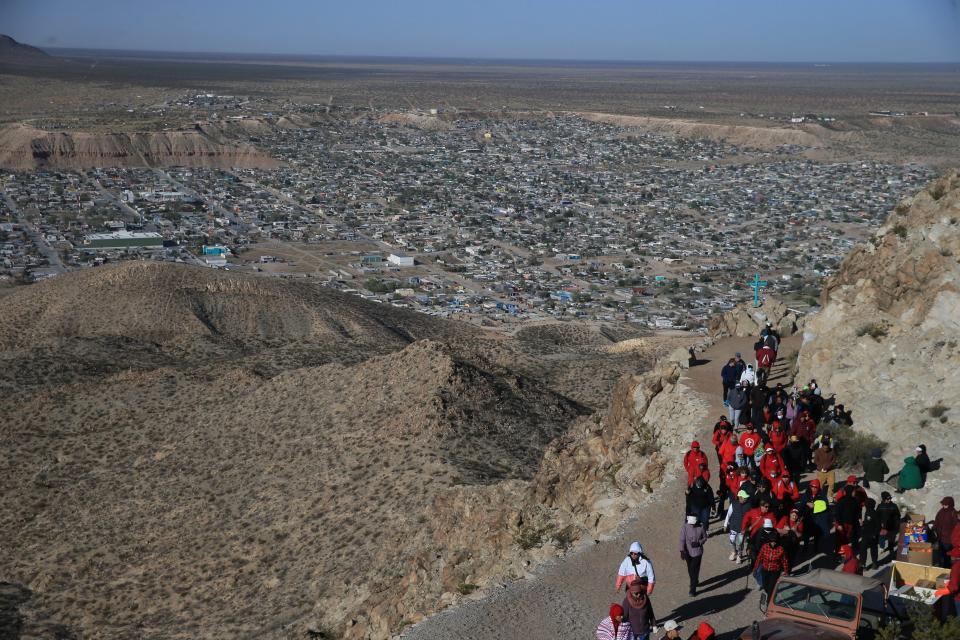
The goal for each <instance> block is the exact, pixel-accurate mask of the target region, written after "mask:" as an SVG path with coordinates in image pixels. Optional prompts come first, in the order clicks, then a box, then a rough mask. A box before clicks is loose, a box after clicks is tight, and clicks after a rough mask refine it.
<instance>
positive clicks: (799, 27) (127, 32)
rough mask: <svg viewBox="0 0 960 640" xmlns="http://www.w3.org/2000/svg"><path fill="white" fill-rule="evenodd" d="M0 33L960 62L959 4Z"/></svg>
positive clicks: (264, 12)
mask: <svg viewBox="0 0 960 640" xmlns="http://www.w3.org/2000/svg"><path fill="white" fill-rule="evenodd" d="M0 33H4V34H6V35H10V36H12V37H13V38H15V39H17V40H19V41H21V42H26V43H28V44H32V45H35V46H39V47H44V46H50V47H80V48H97V49H135V50H152V51H186V52H193V51H198V52H201V51H202V52H230V53H279V54H311V55H345V56H365V55H369V56H415V57H421V56H422V57H459V58H527V59H565V60H623V61H717V62H734V61H751V62H960V0H802V1H794V2H789V1H787V0H338V1H336V2H331V1H329V0H0Z"/></svg>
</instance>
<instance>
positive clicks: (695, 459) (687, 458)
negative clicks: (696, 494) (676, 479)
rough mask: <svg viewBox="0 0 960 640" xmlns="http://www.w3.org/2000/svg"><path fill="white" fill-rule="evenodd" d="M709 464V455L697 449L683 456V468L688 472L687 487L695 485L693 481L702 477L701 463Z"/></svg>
mask: <svg viewBox="0 0 960 640" xmlns="http://www.w3.org/2000/svg"><path fill="white" fill-rule="evenodd" d="M701 462H702V463H703V464H707V454H705V453H704V452H703V451H700V450H699V449H697V450H696V451H694V450H693V449H691V450H690V451H687V453H686V454H684V456H683V468H684V469H686V470H687V486H688V487H689V486H690V485H692V484H693V481H694V480H696V479H697V476H698V475H700V463H701Z"/></svg>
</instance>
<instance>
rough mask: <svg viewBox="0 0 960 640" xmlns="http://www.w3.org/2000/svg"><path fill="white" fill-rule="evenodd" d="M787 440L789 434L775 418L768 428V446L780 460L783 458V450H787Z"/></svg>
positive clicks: (782, 423)
mask: <svg viewBox="0 0 960 640" xmlns="http://www.w3.org/2000/svg"><path fill="white" fill-rule="evenodd" d="M789 438H790V433H789V432H788V431H787V426H786V424H785V423H784V422H782V421H781V420H779V419H776V418H775V419H774V420H773V422H772V426H771V427H770V446H771V447H773V450H774V451H776V452H777V455H778V456H780V457H781V458H782V457H783V450H784V449H786V448H787V442H788V440H789Z"/></svg>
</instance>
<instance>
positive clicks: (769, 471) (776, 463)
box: [759, 447, 784, 484]
mask: <svg viewBox="0 0 960 640" xmlns="http://www.w3.org/2000/svg"><path fill="white" fill-rule="evenodd" d="M759 468H760V475H762V476H763V477H765V478H769V479H770V484H774V483H775V482H776V479H777V477H778V476H782V475H783V473H784V466H783V458H781V457H780V454H779V453H777V452H776V451H775V450H774V449H773V447H767V450H766V451H765V452H764V453H763V457H762V458H760V465H759Z"/></svg>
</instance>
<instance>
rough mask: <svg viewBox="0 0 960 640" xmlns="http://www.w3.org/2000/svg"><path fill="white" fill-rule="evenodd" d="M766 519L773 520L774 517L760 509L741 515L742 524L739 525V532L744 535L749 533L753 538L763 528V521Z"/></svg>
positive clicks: (756, 508)
mask: <svg viewBox="0 0 960 640" xmlns="http://www.w3.org/2000/svg"><path fill="white" fill-rule="evenodd" d="M767 518H770V519H771V520H773V518H774V515H773V514H772V513H770V512H769V511H767V512H766V513H764V512H763V511H761V510H760V507H754V508H753V509H750V511H747V512H746V513H745V514H743V522H741V523H740V531H743V532H744V533H746V532H747V531H749V532H750V535H751V536H753V535H755V534H756V533H757V531H759V530H760V529H762V528H763V521H764V520H766V519H767Z"/></svg>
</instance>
